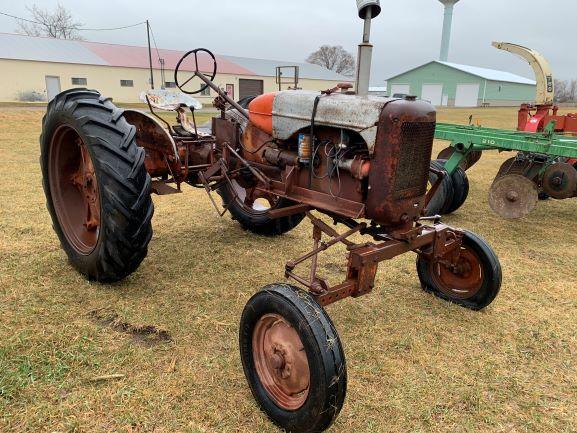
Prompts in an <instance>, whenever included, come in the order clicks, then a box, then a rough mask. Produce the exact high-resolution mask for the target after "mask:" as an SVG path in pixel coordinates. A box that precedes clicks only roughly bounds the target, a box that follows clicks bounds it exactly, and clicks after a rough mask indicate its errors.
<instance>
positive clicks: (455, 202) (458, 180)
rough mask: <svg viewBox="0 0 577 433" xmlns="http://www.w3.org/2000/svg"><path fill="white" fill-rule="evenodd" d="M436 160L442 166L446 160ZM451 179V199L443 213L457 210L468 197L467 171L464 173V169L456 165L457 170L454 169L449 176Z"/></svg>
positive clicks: (447, 213) (446, 213)
mask: <svg viewBox="0 0 577 433" xmlns="http://www.w3.org/2000/svg"><path fill="white" fill-rule="evenodd" d="M438 161H439V162H441V163H442V165H443V167H444V166H445V164H446V163H447V160H444V159H440V160H438ZM451 181H452V183H453V199H452V200H451V202H450V203H447V206H446V207H445V208H444V209H443V215H449V214H452V213H453V212H456V211H458V210H459V209H460V208H461V206H463V205H464V204H465V202H466V201H467V198H468V197H469V189H470V185H469V177H468V176H467V173H465V170H463V169H462V168H461V167H457V170H455V172H454V173H453V174H452V176H451Z"/></svg>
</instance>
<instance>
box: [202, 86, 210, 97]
mask: <svg viewBox="0 0 577 433" xmlns="http://www.w3.org/2000/svg"><path fill="white" fill-rule="evenodd" d="M200 95H201V96H210V87H208V86H206V89H204V90H203V91H202V92H200Z"/></svg>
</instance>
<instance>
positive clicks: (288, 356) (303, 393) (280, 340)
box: [253, 314, 310, 410]
mask: <svg viewBox="0 0 577 433" xmlns="http://www.w3.org/2000/svg"><path fill="white" fill-rule="evenodd" d="M253 359H254V363H255V367H256V371H257V374H258V377H259V379H260V382H261V384H262V386H263V387H264V389H265V390H266V391H267V393H268V394H269V396H270V397H271V398H272V400H273V401H274V402H275V404H276V405H278V406H279V407H281V408H283V409H286V410H297V409H299V408H300V407H301V406H302V405H303V404H304V403H305V401H306V399H307V397H308V394H309V386H310V370H309V364H308V360H307V356H306V352H305V350H304V347H303V344H302V341H301V339H300V337H299V335H298V333H297V332H296V330H295V329H294V328H293V327H292V326H291V325H290V324H289V323H288V322H287V321H286V320H285V319H284V318H283V317H282V316H280V315H278V314H267V315H265V316H263V317H261V318H260V319H259V321H258V322H257V324H256V326H255V329H254V333H253Z"/></svg>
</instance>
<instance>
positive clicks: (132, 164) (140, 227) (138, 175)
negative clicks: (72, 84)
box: [40, 89, 154, 282]
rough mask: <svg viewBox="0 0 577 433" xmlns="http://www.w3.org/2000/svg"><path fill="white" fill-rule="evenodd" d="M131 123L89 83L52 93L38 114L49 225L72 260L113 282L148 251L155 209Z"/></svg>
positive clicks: (90, 273)
mask: <svg viewBox="0 0 577 433" xmlns="http://www.w3.org/2000/svg"><path fill="white" fill-rule="evenodd" d="M135 133H136V129H135V128H134V126H131V125H129V124H128V123H127V122H126V120H125V119H124V118H123V117H122V110H121V109H119V108H117V107H116V106H115V105H114V104H112V102H111V100H110V99H107V98H104V97H102V96H101V95H100V94H99V93H98V92H96V91H93V90H87V89H73V90H69V91H66V92H63V93H60V94H59V95H58V96H56V97H55V98H54V99H53V100H52V101H51V102H50V104H49V105H48V109H47V113H46V115H45V116H44V119H43V121H42V135H41V136H40V153H41V156H40V163H41V167H42V176H43V186H44V192H45V195H46V202H47V207H48V211H49V213H50V216H51V217H52V224H53V227H54V230H55V231H56V234H57V235H58V237H59V239H60V243H61V245H62V248H63V249H64V251H65V252H66V254H67V255H68V258H69V260H70V262H71V263H72V265H73V266H74V267H75V268H76V269H77V270H78V271H79V272H81V273H82V274H84V275H85V276H86V277H87V278H88V279H90V280H96V281H100V282H114V281H118V280H121V279H122V278H124V277H126V276H128V275H129V274H130V273H132V272H133V271H135V270H136V269H137V268H138V266H139V265H140V263H141V262H142V260H143V259H144V257H146V254H147V247H148V243H149V241H150V239H151V237H152V225H151V219H152V214H153V211H154V208H153V204H152V200H151V197H150V186H151V180H150V176H149V175H148V173H147V171H146V168H145V167H144V149H142V148H140V147H138V145H137V144H136V141H135Z"/></svg>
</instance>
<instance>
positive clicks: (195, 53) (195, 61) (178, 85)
mask: <svg viewBox="0 0 577 433" xmlns="http://www.w3.org/2000/svg"><path fill="white" fill-rule="evenodd" d="M201 51H204V52H205V53H207V54H208V55H209V56H210V57H212V62H213V65H214V66H213V70H212V74H211V75H210V76H206V78H208V79H209V80H210V81H214V77H216V69H217V64H216V57H214V54H212V53H211V52H210V51H209V50H207V49H206V48H197V49H196V50H192V51H189V52H188V53H186V54H185V55H184V56H182V58H181V59H180V60H179V61H178V63H177V64H176V69H175V70H174V82H175V83H176V85H177V87H178V88H179V89H180V91H181V92H183V93H186V94H188V95H194V94H196V93H200V92H202V91H204V90H205V89H206V88H207V87H208V84H204V85H203V86H200V89H198V90H196V91H187V90H184V87H185V86H186V85H187V84H188V83H189V82H190V81H192V79H193V78H195V77H198V74H199V72H200V71H199V67H198V53H199V52H201ZM193 54H194V64H195V67H196V69H195V70H194V74H193V75H192V77H190V78H188V79H187V80H186V81H184V82H183V83H182V84H180V82H179V80H178V72H179V71H180V65H181V64H182V62H184V60H185V59H186V58H187V57H189V56H191V55H193Z"/></svg>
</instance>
